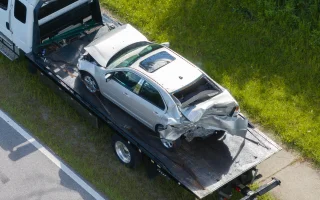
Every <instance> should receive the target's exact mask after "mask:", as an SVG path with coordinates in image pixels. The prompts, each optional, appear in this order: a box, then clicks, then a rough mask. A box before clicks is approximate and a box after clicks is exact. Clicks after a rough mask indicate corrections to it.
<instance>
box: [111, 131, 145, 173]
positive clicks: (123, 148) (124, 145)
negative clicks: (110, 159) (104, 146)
mask: <svg viewBox="0 0 320 200" xmlns="http://www.w3.org/2000/svg"><path fill="white" fill-rule="evenodd" d="M112 148H113V151H114V153H115V154H116V156H117V157H118V159H119V161H120V162H121V163H122V164H124V165H125V166H127V167H129V168H136V167H138V166H139V164H140V163H141V160H142V156H141V154H140V153H139V152H138V151H137V150H136V149H134V148H133V147H132V146H131V145H130V144H128V142H126V141H125V140H124V139H122V138H121V137H120V136H119V135H113V136H112Z"/></svg>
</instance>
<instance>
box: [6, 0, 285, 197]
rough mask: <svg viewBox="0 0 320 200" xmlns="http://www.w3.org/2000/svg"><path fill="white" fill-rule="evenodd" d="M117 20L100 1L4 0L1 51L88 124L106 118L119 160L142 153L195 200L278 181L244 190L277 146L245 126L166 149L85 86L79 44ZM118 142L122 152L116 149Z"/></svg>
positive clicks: (247, 193) (151, 168) (152, 172)
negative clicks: (24, 64)
mask: <svg viewBox="0 0 320 200" xmlns="http://www.w3.org/2000/svg"><path fill="white" fill-rule="evenodd" d="M121 25H122V23H121V22H119V21H118V20H116V19H114V18H112V17H110V16H108V15H106V14H102V12H101V8H100V4H99V1H98V0H2V1H0V52H1V53H2V54H3V55H5V56H6V57H8V58H9V59H10V60H15V59H17V58H19V57H20V56H25V57H26V59H27V60H28V61H29V65H28V69H29V71H30V73H33V74H37V75H39V76H40V79H41V82H39V84H43V83H45V84H47V85H48V86H49V87H50V88H52V90H53V91H54V92H56V93H57V94H58V95H59V96H61V97H62V98H63V99H65V100H66V101H67V102H68V103H69V104H70V105H71V106H72V107H74V108H75V109H76V110H77V111H79V112H80V113H81V114H82V115H83V116H84V117H86V118H87V119H88V121H90V122H91V123H92V124H93V125H94V126H96V127H99V125H101V124H103V123H104V124H107V125H108V126H110V127H111V128H112V129H114V131H115V134H114V135H113V136H112V141H113V142H112V145H113V148H114V151H115V155H116V156H117V157H118V158H119V160H120V161H122V163H124V164H125V162H123V161H124V160H123V159H124V158H123V157H122V156H123V155H122V154H121V153H126V156H129V157H130V159H132V160H133V161H134V164H133V165H130V167H133V168H134V167H136V166H137V165H138V164H139V163H140V162H141V161H142V157H144V158H146V159H143V160H144V161H145V164H146V165H147V168H148V175H149V176H150V177H154V176H156V175H158V174H160V175H163V176H165V177H168V178H170V179H172V180H173V181H175V182H176V183H177V185H179V186H181V187H184V188H185V189H187V190H188V191H190V192H191V193H192V194H193V195H195V196H196V198H198V199H202V198H204V197H206V196H208V195H210V194H212V193H214V192H216V194H217V195H218V198H219V199H230V198H231V196H232V193H233V191H234V190H236V191H239V192H241V193H242V194H243V198H242V200H249V199H256V198H257V197H258V196H261V195H263V194H265V193H267V192H268V191H270V190H272V189H273V188H274V187H277V186H278V185H280V183H281V182H280V180H278V179H276V178H272V180H271V181H270V182H269V183H268V184H266V185H263V186H261V187H260V188H258V189H257V190H256V191H252V190H250V189H249V187H248V185H249V184H252V183H253V182H254V181H255V180H257V179H258V178H259V177H261V175H260V174H259V173H258V170H257V168H256V167H257V165H258V164H260V163H261V162H263V161H265V160H266V159H268V158H269V157H271V156H272V155H274V154H275V153H277V152H279V151H280V150H281V147H280V146H279V145H277V144H276V143H275V142H274V141H272V140H271V139H270V138H269V137H268V136H266V135H265V134H264V133H262V132H261V131H259V130H258V129H257V128H255V127H254V126H253V125H252V124H251V123H249V125H248V129H247V134H246V137H245V138H242V137H238V136H232V135H226V136H225V138H224V139H223V140H222V141H216V140H211V139H210V138H206V139H205V140H202V139H199V140H194V141H192V142H190V143H188V142H185V143H183V144H182V145H181V147H180V148H179V149H178V150H177V151H168V150H166V149H165V148H163V147H162V144H161V143H160V142H159V140H158V138H157V137H156V136H155V135H154V133H153V132H152V131H151V130H150V129H148V128H147V127H145V126H144V125H142V124H141V123H140V122H138V121H137V120H135V119H134V118H132V117H131V116H130V115H128V114H127V113H126V112H124V111H123V110H121V109H120V108H118V107H117V106H116V105H114V104H113V103H111V102H110V101H108V100H107V99H105V98H103V97H102V96H101V95H99V94H92V93H89V92H88V90H86V88H85V85H84V83H83V82H82V81H81V79H80V78H79V73H78V70H77V62H78V59H79V58H80V56H81V55H82V54H83V53H84V47H85V46H87V45H88V44H89V43H90V42H91V41H92V40H93V39H94V38H95V35H96V33H97V32H98V30H99V29H101V28H102V27H108V28H107V29H106V28H105V30H107V31H110V30H112V29H114V28H115V27H118V26H121ZM239 115H240V117H244V116H243V115H242V114H241V113H240V114H239ZM116 144H118V145H116ZM119 144H120V146H121V147H122V150H125V152H120V153H119ZM121 155H122V156H121Z"/></svg>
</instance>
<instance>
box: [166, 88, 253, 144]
mask: <svg viewBox="0 0 320 200" xmlns="http://www.w3.org/2000/svg"><path fill="white" fill-rule="evenodd" d="M235 106H238V103H237V101H236V100H235V99H234V98H233V97H232V96H231V94H230V93H229V92H228V91H227V90H223V91H222V93H220V94H218V95H216V96H214V97H212V98H210V99H209V100H207V101H205V102H202V103H199V104H197V105H192V106H189V107H186V108H180V110H181V112H182V114H183V115H184V116H185V118H186V119H183V118H181V121H180V123H178V122H177V121H176V120H169V121H168V122H169V123H168V126H167V129H165V130H163V131H160V134H161V137H162V138H165V139H168V140H176V139H178V138H179V137H181V135H184V136H185V137H186V140H188V141H191V140H192V139H193V138H195V137H206V136H209V135H212V134H214V131H217V130H223V131H226V132H228V133H229V134H231V135H237V136H240V137H245V136H246V133H247V128H248V119H246V118H242V117H240V116H239V115H237V116H230V113H232V111H233V109H234V107H235ZM215 108H219V110H220V113H218V114H217V110H215Z"/></svg>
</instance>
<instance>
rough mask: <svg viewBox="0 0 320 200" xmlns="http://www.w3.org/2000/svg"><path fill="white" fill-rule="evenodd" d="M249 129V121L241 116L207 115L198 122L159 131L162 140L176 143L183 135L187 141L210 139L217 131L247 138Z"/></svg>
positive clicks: (171, 126) (168, 127)
mask: <svg viewBox="0 0 320 200" xmlns="http://www.w3.org/2000/svg"><path fill="white" fill-rule="evenodd" d="M247 128H248V120H247V119H246V118H242V117H240V116H239V115H238V116H235V117H229V116H217V115H207V116H204V117H202V118H201V119H200V120H199V121H197V122H191V121H187V120H184V121H183V122H182V123H181V124H176V125H168V126H167V127H166V129H164V130H161V131H159V132H160V136H161V138H164V139H166V140H170V141H175V140H177V139H178V138H180V137H181V136H182V135H184V136H185V137H186V140H187V141H189V142H190V141H192V140H193V139H194V138H196V137H202V138H203V137H208V136H210V135H212V134H215V132H216V131H226V132H227V133H229V134H231V135H237V136H240V137H245V135H246V133H247Z"/></svg>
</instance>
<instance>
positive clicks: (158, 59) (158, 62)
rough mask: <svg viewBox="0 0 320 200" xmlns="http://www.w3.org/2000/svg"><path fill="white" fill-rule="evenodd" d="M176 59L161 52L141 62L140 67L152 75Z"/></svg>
mask: <svg viewBox="0 0 320 200" xmlns="http://www.w3.org/2000/svg"><path fill="white" fill-rule="evenodd" d="M175 59H176V58H175V57H173V56H172V55H170V54H169V53H168V52H166V51H161V52H159V53H156V54H154V55H152V56H150V57H149V58H146V59H145V60H143V61H141V63H140V67H141V68H142V69H144V70H146V71H147V72H149V73H152V72H154V71H156V70H158V69H160V68H161V67H163V66H165V65H167V64H169V63H171V62H172V61H174V60H175Z"/></svg>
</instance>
